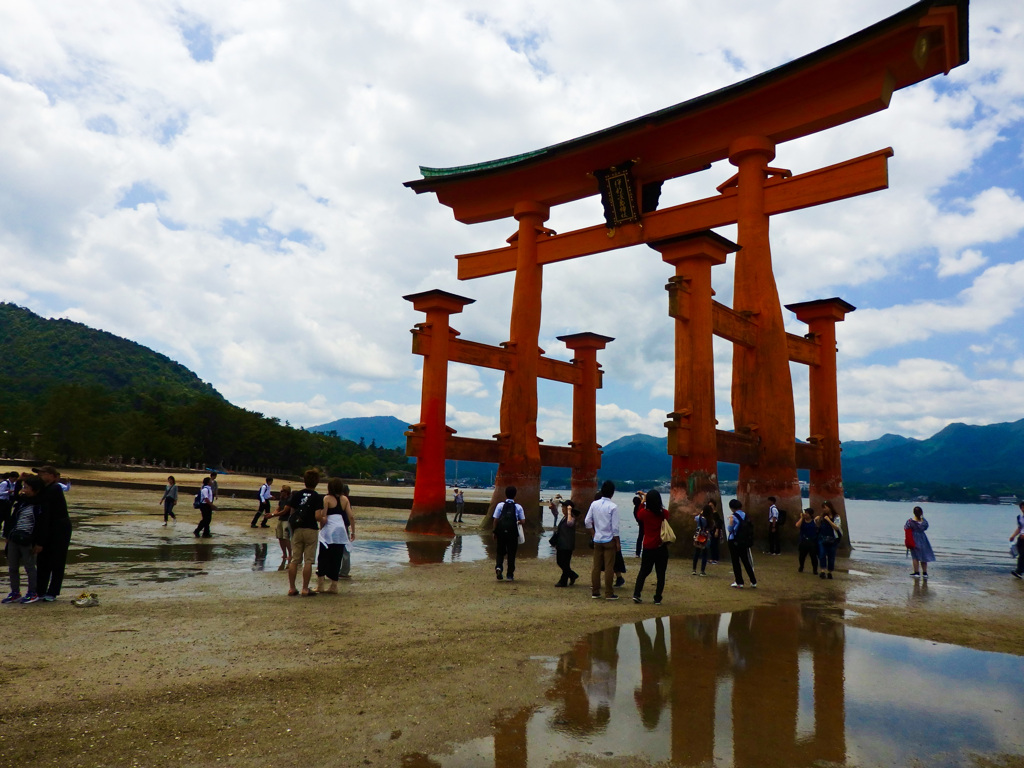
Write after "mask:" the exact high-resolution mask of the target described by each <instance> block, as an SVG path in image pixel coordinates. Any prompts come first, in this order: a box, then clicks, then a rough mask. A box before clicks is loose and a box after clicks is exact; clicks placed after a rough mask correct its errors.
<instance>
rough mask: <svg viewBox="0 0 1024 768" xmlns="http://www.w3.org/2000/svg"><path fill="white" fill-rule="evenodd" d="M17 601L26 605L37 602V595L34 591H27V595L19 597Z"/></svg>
mask: <svg viewBox="0 0 1024 768" xmlns="http://www.w3.org/2000/svg"><path fill="white" fill-rule="evenodd" d="M18 602H19V603H21V604H22V605H28V604H29V603H38V602H39V595H37V594H36V593H35V592H29V593H28V594H27V595H25V596H24V597H23V598H21V600H19V601H18Z"/></svg>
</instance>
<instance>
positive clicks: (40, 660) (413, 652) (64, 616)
mask: <svg viewBox="0 0 1024 768" xmlns="http://www.w3.org/2000/svg"><path fill="white" fill-rule="evenodd" d="M154 477H155V478H156V479H157V481H160V480H162V479H163V478H164V477H166V473H162V472H158V473H154ZM188 482H189V480H187V479H186V478H184V477H181V476H179V483H181V484H185V483H188ZM259 482H260V479H258V478H238V477H232V478H230V479H228V478H225V479H223V480H222V482H221V484H220V488H221V500H220V502H219V509H218V510H217V511H216V512H215V513H214V517H213V526H212V529H213V532H214V534H215V538H214V539H213V540H212V541H211V542H209V543H207V544H205V545H204V544H203V543H197V542H196V541H195V540H194V539H193V537H192V528H193V527H194V526H195V524H196V521H197V519H198V512H197V511H195V510H193V509H191V503H190V499H189V498H185V497H183V498H182V499H181V501H180V502H179V505H178V510H179V520H178V522H177V523H176V524H172V525H170V526H168V528H164V527H163V526H162V522H163V521H162V516H161V515H160V514H159V512H160V508H159V507H158V505H157V500H158V498H159V494H155V495H154V494H153V493H152V492H140V491H132V490H113V489H103V488H96V487H84V486H79V487H73V489H72V491H71V493H70V495H69V503H70V506H71V508H72V514H73V517H74V519H75V521H76V522H75V527H76V534H75V538H74V539H73V542H72V550H71V553H70V556H69V571H68V574H69V578H68V581H69V584H66V586H65V590H64V594H63V595H62V597H61V599H60V600H59V601H58V602H56V603H53V604H46V605H44V604H37V605H30V606H2V608H3V610H2V611H0V625H2V627H3V629H2V632H3V638H4V663H3V664H2V665H0V689H2V690H3V698H4V706H3V711H2V714H0V765H3V766H44V765H62V766H65V765H66V766H115V765H116V766H120V765H125V766H215V765H244V766H250V765H251V766H292V765H304V766H337V765H345V766H348V765H377V766H394V765H403V764H404V765H410V766H412V765H437V764H438V763H435V762H431V761H430V760H429V759H427V758H424V757H422V756H424V755H443V754H445V753H446V752H449V751H450V750H452V749H453V748H455V747H456V745H458V744H461V743H464V742H467V741H469V740H472V739H476V738H482V737H485V736H488V735H490V734H491V733H492V728H493V724H494V723H495V722H496V721H497V720H500V719H501V718H502V717H503V716H505V715H507V714H508V713H515V712H518V711H521V710H523V709H525V708H530V707H537V706H540V705H541V704H543V702H544V700H545V693H546V691H547V688H548V686H549V684H550V681H551V664H552V660H553V659H557V658H559V657H560V656H561V655H562V654H564V653H566V652H567V651H568V650H569V649H570V648H571V647H572V646H573V644H574V643H576V642H577V641H578V640H579V639H580V638H581V637H583V636H585V635H588V634H590V633H595V632H599V631H601V630H606V629H608V628H610V627H617V626H619V625H622V624H626V623H629V622H638V621H643V620H647V619H652V618H655V617H667V616H680V615H696V614H716V613H725V612H737V611H744V610H746V609H750V608H754V607H763V606H772V605H779V604H787V605H791V604H801V603H803V604H813V605H815V606H818V607H821V608H823V609H844V610H843V611H842V613H841V616H842V617H843V619H842V620H843V621H844V622H845V623H846V625H848V626H851V627H861V628H864V629H870V630H872V631H875V632H881V633H886V634H890V635H902V636H907V637H914V638H921V639H925V640H930V641H934V642H941V643H950V644H954V645H960V646H966V647H970V648H975V649H978V650H983V651H994V652H1000V653H1008V654H1020V653H1021V649H1024V621H1022V620H1021V618H1020V601H1021V599H1022V595H1024V592H1022V585H1021V584H1020V583H1017V582H1014V581H1013V580H1012V579H1009V578H1008V576H1006V575H1005V574H1003V573H995V572H992V571H985V570H980V569H979V570H977V571H973V570H961V571H959V572H958V573H957V574H956V579H955V581H954V580H951V579H946V578H945V577H944V575H943V574H942V572H941V569H940V568H936V569H935V571H934V576H933V578H932V580H931V582H930V583H928V584H927V585H924V586H922V584H921V583H920V582H912V581H911V580H909V579H908V578H906V573H905V569H904V568H902V567H897V566H885V565H878V564H865V563H858V562H857V561H856V560H850V561H846V560H843V561H841V562H840V563H838V564H837V565H838V569H839V572H837V574H836V579H835V580H833V581H823V580H819V579H817V578H813V577H812V576H811V575H810V574H809V573H804V574H800V573H797V572H796V565H795V555H793V554H791V553H790V554H784V555H783V556H780V557H764V556H762V557H759V558H758V559H757V570H758V579H759V589H757V590H756V591H755V590H751V589H744V590H742V591H741V590H735V589H730V588H729V586H728V585H729V583H730V582H731V581H732V575H731V569H730V568H729V566H728V565H727V563H725V562H723V563H721V564H720V565H718V566H713V567H712V566H709V569H708V571H709V578H704V579H701V578H695V577H692V576H691V575H690V564H689V561H688V560H687V561H682V560H672V561H671V562H670V564H669V572H668V580H667V587H666V592H665V600H664V603H663V604H662V605H660V606H654V605H652V604H651V603H650V602H649V598H650V595H651V594H652V592H653V581H649V582H648V586H647V588H646V590H645V597H646V598H648V600H647V601H646V602H644V603H643V604H642V605H634V604H633V603H632V602H630V601H629V600H628V597H629V594H630V592H631V586H632V580H633V578H634V577H635V573H636V565H637V563H638V561H636V560H634V559H632V558H627V564H628V566H629V568H630V572H629V573H628V574H627V585H626V586H624V587H622V588H621V589H619V594H620V595H621V596H622V599H620V600H619V601H616V602H608V601H605V600H603V599H602V600H592V599H590V596H589V593H590V590H589V585H588V583H587V582H588V580H589V554H590V551H589V550H588V549H585V548H584V549H582V550H577V558H575V559H574V567H575V568H576V570H577V571H579V572H580V573H581V574H582V578H581V580H580V582H578V583H577V585H576V586H575V587H573V588H570V589H564V590H562V589H554V588H553V584H554V583H555V581H556V579H557V575H558V569H557V567H556V566H555V563H554V560H553V558H549V557H540V558H536V557H534V558H529V557H526V558H522V559H520V561H519V563H518V568H517V573H516V582H515V583H514V584H510V583H508V582H497V581H496V580H495V578H494V569H493V563H492V562H491V561H490V560H488V559H470V560H466V561H455V562H452V561H451V560H447V561H446V562H443V563H433V564H411V563H410V560H414V561H417V562H420V563H423V562H425V561H429V560H430V559H432V558H433V559H438V558H436V557H434V556H433V555H432V554H431V553H436V552H440V553H441V556H444V552H445V549H444V547H443V545H442V546H441V547H440V548H438V547H437V546H436V543H437V542H436V540H434V539H429V538H425V537H408V536H406V534H404V532H403V531H402V527H403V525H404V522H405V518H406V514H407V513H405V512H404V511H401V510H389V509H379V508H361V509H357V510H356V513H357V521H358V523H357V535H358V538H359V539H360V540H365V539H368V540H374V541H393V542H406V541H410V540H411V541H413V542H414V545H413V547H412V548H408V553H409V555H408V556H406V557H405V558H404V562H398V561H396V562H393V563H390V564H389V563H388V562H374V563H365V562H360V561H359V559H358V557H353V567H352V579H351V580H350V581H342V582H341V583H340V585H339V589H340V594H338V595H320V596H317V597H315V598H296V597H288V596H286V591H287V580H286V575H285V574H284V573H282V572H280V571H277V570H276V565H275V564H276V563H277V562H279V560H280V558H279V556H278V557H277V559H274V557H275V555H276V554H277V549H278V545H277V542H276V540H275V539H273V538H272V536H271V535H270V532H269V531H267V530H265V529H256V530H253V529H251V528H250V527H249V520H250V519H251V517H252V514H253V512H254V511H255V504H254V503H253V502H251V501H248V500H237V501H236V500H232V499H230V498H227V497H226V496H227V494H229V493H230V490H231V488H232V487H233V486H234V485H235V484H236V483H238V487H239V488H251V487H255V486H258V484H259ZM277 487H280V484H279V483H278V484H277ZM476 523H477V518H471V517H468V516H467V525H466V526H464V527H463V528H462V529H461V532H462V533H463V534H464V536H463V540H464V541H467V542H468V540H469V539H470V538H471V537H477V536H478V534H477V525H476ZM104 528H107V529H109V533H107V532H105V531H104ZM99 541H106V542H107V543H108V544H109V545H110V546H111V547H114V548H117V547H127V546H128V545H129V544H131V546H139V547H143V548H146V547H150V546H152V547H156V546H157V543H156V542H160V543H161V544H162V545H163V546H165V547H167V548H168V549H167V550H166V554H167V556H166V558H163V559H161V560H159V561H158V560H156V559H154V561H153V562H151V563H143V564H141V565H140V564H139V563H137V562H135V561H134V560H132V559H131V558H129V559H128V560H126V561H124V562H122V563H117V562H114V563H113V564H112V563H111V559H110V558H107V559H104V558H103V557H101V556H100V555H98V554H97V555H96V557H95V558H90V555H89V551H88V547H87V548H86V549H85V550H82V549H79V548H76V547H79V546H81V545H82V543H83V542H86V543H88V542H92V543H93V544H95V543H96V542H99ZM418 541H424V542H427V544H426V546H425V547H420V548H417V547H416V546H415V543H416V542H418ZM263 544H266V545H267V554H266V557H267V559H266V568H267V569H266V570H253V568H251V567H247V566H245V565H241V564H240V563H239V562H238V561H235V560H231V559H230V558H223V557H220V556H219V555H216V554H211V555H210V556H209V557H206V556H204V555H201V554H200V555H198V556H197V555H196V553H200V552H202V551H203V550H201V549H200V548H201V547H203V546H206V547H211V546H212V547H221V548H224V549H223V551H225V552H226V551H230V550H231V548H232V547H235V548H237V549H238V550H239V551H242V550H244V551H250V552H251V551H255V552H256V560H254V563H253V567H256V561H258V560H259V552H260V546H261V545H263ZM537 546H538V548H539V551H541V552H544V551H545V550H547V549H548V544H547V542H546V540H544V539H542V540H541V541H540V542H539V545H537ZM97 551H98V550H97ZM186 553H187V554H186ZM204 557H205V558H206V559H204ZM252 557H253V556H252V555H250V556H249V558H250V559H252ZM851 570H852V571H853V572H852V573H851V572H850V571H851ZM4 576H6V568H4ZM314 579H315V576H314ZM97 584H99V586H97ZM86 586H91V587H94V588H95V591H97V592H98V593H99V596H100V605H99V606H98V607H94V608H76V607H74V606H72V605H71V602H70V601H71V599H72V598H74V597H75V596H76V595H77V593H78V592H79V591H81V590H82V589H83V588H85V587H86ZM5 593H6V590H5ZM417 755H418V756H420V757H416V756H417ZM997 758H998V760H999V762H997V763H995V764H999V765H1019V764H1021V762H1020V760H1019V759H1018V757H1015V756H1005V755H1003V756H997ZM994 759H996V758H994ZM492 764H493V763H492ZM503 764H504V763H503ZM507 764H508V765H514V764H518V763H512V762H510V763H507ZM522 764H524V765H525V764H526V763H525V758H524V762H523V763H522ZM594 764H601V765H604V764H609V765H610V764H616V765H618V764H624V763H613V762H607V763H605V762H595V763H594ZM625 764H631V765H647V764H648V763H644V762H630V763H625ZM675 764H677V763H673V765H675ZM979 764H982V763H979Z"/></svg>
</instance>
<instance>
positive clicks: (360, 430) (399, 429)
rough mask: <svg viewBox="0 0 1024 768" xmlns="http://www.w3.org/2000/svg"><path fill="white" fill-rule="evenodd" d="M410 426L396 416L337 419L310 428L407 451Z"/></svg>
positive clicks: (356, 440)
mask: <svg viewBox="0 0 1024 768" xmlns="http://www.w3.org/2000/svg"><path fill="white" fill-rule="evenodd" d="M407 429H409V425H408V424H406V423H405V422H404V421H402V420H401V419H396V418H395V417H394V416H360V417H355V418H351V419H336V420H335V421H331V422H328V423H327V424H320V425H318V426H316V427H309V431H310V432H335V433H336V434H337V435H338V437H340V438H343V439H345V440H352V441H353V442H356V443H358V442H359V441H360V440H362V441H363V442H365V443H366V445H370V444H371V443H376V444H377V445H378V446H380V447H381V448H401V449H402V450H403V451H404V450H405V431H406V430H407Z"/></svg>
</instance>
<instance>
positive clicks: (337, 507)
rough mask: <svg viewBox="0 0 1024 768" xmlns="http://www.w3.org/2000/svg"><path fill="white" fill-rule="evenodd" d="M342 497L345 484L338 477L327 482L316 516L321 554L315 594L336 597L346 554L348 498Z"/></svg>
mask: <svg viewBox="0 0 1024 768" xmlns="http://www.w3.org/2000/svg"><path fill="white" fill-rule="evenodd" d="M344 494H345V484H344V483H343V482H342V481H341V478H339V477H332V478H331V479H330V480H328V481H327V495H326V496H324V505H323V507H322V508H321V509H319V510H318V511H317V513H316V519H317V521H318V522H319V523H320V534H319V536H318V542H319V545H320V551H319V554H318V557H317V568H316V575H317V586H316V591H317V592H318V593H319V592H324V593H330V594H332V595H336V594H337V593H338V578H339V576H340V575H341V563H342V560H343V558H344V556H345V551H346V550H347V549H348V546H349V536H348V524H349V515H348V514H347V507H348V498H347V497H346V496H345V495H344ZM328 581H330V582H331V585H330V586H329V587H327V589H324V585H325V584H326V583H327V582H328Z"/></svg>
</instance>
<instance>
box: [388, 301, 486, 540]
mask: <svg viewBox="0 0 1024 768" xmlns="http://www.w3.org/2000/svg"><path fill="white" fill-rule="evenodd" d="M402 298H404V299H405V300H406V301H411V302H412V305H413V307H414V308H415V309H416V310H417V311H419V312H426V314H427V321H426V323H425V325H426V326H427V327H428V328H430V348H429V350H428V352H427V354H426V355H424V356H423V393H422V395H421V398H420V423H419V424H414V425H413V426H412V428H411V431H413V432H422V433H423V448H422V450H421V451H420V455H419V457H418V458H417V460H416V488H415V490H414V491H413V497H412V511H411V512H410V513H409V520H408V522H407V523H406V524H405V530H406V531H408V532H409V533H432V534H437V535H439V536H454V535H455V532H454V531H453V530H452V526H451V523H449V522H448V515H447V514H445V501H446V492H445V484H444V464H445V453H446V451H445V441H446V439H447V437H448V433H449V432H452V433H453V434H454V430H451V429H450V428H449V427H448V426H447V425H446V424H445V409H446V407H447V401H448V342H449V340H450V339H451V337H452V336H458V335H459V332H458V331H456V330H455V329H454V328H451V327H450V325H449V323H450V321H449V317H450V316H451V315H453V314H456V313H458V312H461V311H462V308H463V307H465V306H466V305H467V304H472V303H473V302H474V301H475V299H467V298H465V297H464V296H457V295H455V294H454V293H448V292H447V291H436V290H435V291H425V292H423V293H414V294H410V295H408V296H403V297H402Z"/></svg>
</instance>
